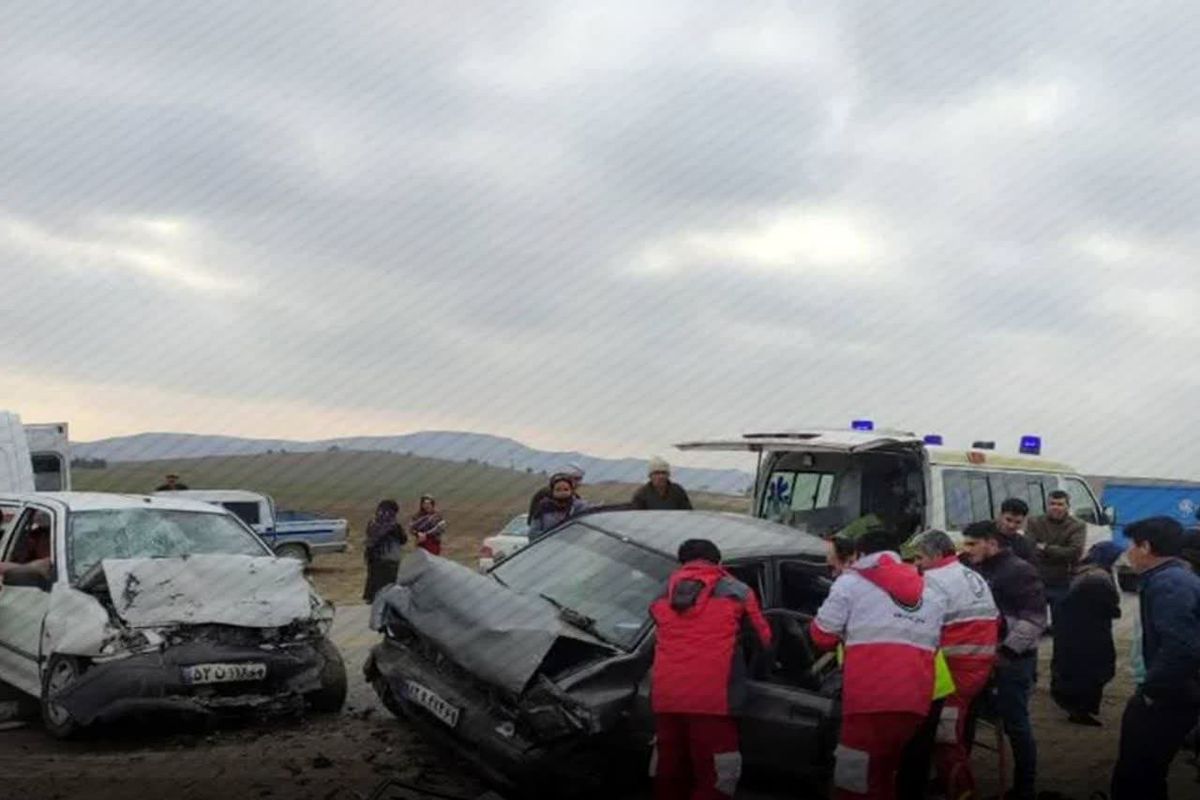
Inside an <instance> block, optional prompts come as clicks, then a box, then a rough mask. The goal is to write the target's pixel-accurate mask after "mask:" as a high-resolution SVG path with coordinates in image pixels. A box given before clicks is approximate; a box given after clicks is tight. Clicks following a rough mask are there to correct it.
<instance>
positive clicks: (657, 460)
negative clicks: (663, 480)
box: [646, 456, 671, 475]
mask: <svg viewBox="0 0 1200 800" xmlns="http://www.w3.org/2000/svg"><path fill="white" fill-rule="evenodd" d="M646 472H647V473H648V474H650V475H653V474H654V473H656V472H665V473H667V474H668V475H670V474H671V465H670V464H668V463H667V462H666V460H664V459H663V458H662V457H660V456H654V457H653V458H651V459H650V463H649V464H648V465H647V467H646Z"/></svg>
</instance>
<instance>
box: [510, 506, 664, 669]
mask: <svg viewBox="0 0 1200 800" xmlns="http://www.w3.org/2000/svg"><path fill="white" fill-rule="evenodd" d="M673 566H674V565H673V562H672V561H670V560H669V559H667V558H665V557H663V556H661V555H659V554H657V553H652V552H650V551H648V550H643V549H642V548H640V547H635V546H634V545H631V544H628V543H625V542H622V541H621V540H619V539H617V538H615V537H613V536H609V535H607V534H604V533H600V532H599V531H597V530H594V529H592V528H589V527H587V526H585V525H581V524H578V523H576V524H573V525H570V526H568V527H566V528H563V529H561V530H559V531H558V532H557V533H555V534H552V535H551V536H549V537H547V538H545V539H542V540H541V541H539V542H537V543H536V544H534V545H531V546H530V547H527V548H525V549H524V550H522V551H520V552H519V553H518V554H516V555H514V556H512V557H511V558H509V559H508V560H507V561H505V562H503V563H502V564H500V566H498V567H496V568H495V569H493V570H492V572H491V574H492V575H493V576H494V577H496V578H498V579H499V580H500V581H501V582H502V583H503V584H505V585H506V586H508V587H509V588H510V589H512V590H514V591H517V592H520V593H522V594H527V595H530V596H533V597H537V596H539V595H541V596H543V597H544V598H545V599H546V600H548V601H549V602H551V603H552V604H555V605H557V606H559V607H560V608H562V609H567V610H568V611H567V616H565V617H564V618H565V619H566V620H567V621H568V622H570V621H571V619H573V618H576V617H575V615H583V616H584V617H586V618H588V620H589V621H590V622H592V623H593V624H592V625H591V626H589V627H590V629H591V630H592V631H593V632H594V633H595V634H597V635H598V636H599V637H600V638H602V639H605V640H606V641H609V642H612V643H613V644H616V645H618V646H620V647H623V648H625V649H627V650H628V649H630V648H632V647H633V645H634V644H636V643H637V640H638V637H639V636H640V635H641V632H642V631H643V630H644V629H645V628H646V626H647V625H648V623H649V620H650V604H651V603H652V602H653V601H654V599H655V598H656V597H658V595H659V593H661V592H662V590H663V587H664V586H665V585H666V582H667V578H668V577H669V576H670V574H671V569H672V568H673Z"/></svg>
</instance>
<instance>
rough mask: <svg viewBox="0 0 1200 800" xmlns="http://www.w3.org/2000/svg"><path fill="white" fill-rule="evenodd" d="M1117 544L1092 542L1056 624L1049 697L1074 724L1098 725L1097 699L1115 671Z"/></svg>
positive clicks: (1118, 597)
mask: <svg viewBox="0 0 1200 800" xmlns="http://www.w3.org/2000/svg"><path fill="white" fill-rule="evenodd" d="M1120 556H1121V547H1120V545H1118V544H1116V543H1114V542H1111V541H1110V542H1098V543H1097V544H1095V545H1092V548H1091V549H1090V550H1089V551H1088V553H1087V555H1086V556H1085V557H1084V559H1083V561H1082V562H1081V563H1080V565H1079V570H1078V571H1077V572H1076V574H1075V577H1074V578H1072V580H1071V585H1070V587H1069V588H1068V590H1067V594H1066V597H1065V598H1064V599H1063V600H1062V603H1061V605H1060V606H1059V610H1058V615H1059V620H1061V623H1060V621H1059V620H1055V622H1054V656H1053V658H1052V660H1051V662H1050V696H1051V697H1053V698H1054V702H1055V703H1057V704H1058V706H1059V708H1061V709H1062V710H1063V711H1066V712H1067V714H1068V717H1067V719H1068V721H1070V722H1073V723H1075V724H1076V725H1089V726H1093V727H1099V726H1100V725H1101V724H1102V723H1101V722H1100V720H1098V719H1096V715H1097V714H1099V713H1100V698H1101V696H1102V695H1103V693H1104V687H1105V685H1106V684H1107V683H1108V682H1109V681H1111V680H1112V679H1113V676H1114V675H1115V674H1116V666H1117V650H1116V647H1115V646H1114V644H1113V635H1112V625H1113V620H1115V619H1117V618H1119V617H1120V616H1121V595H1120V593H1119V592H1118V591H1117V586H1116V582H1115V581H1114V580H1113V575H1112V570H1113V565H1114V564H1116V562H1117V559H1118V558H1120Z"/></svg>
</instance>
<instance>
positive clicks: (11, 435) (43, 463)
mask: <svg viewBox="0 0 1200 800" xmlns="http://www.w3.org/2000/svg"><path fill="white" fill-rule="evenodd" d="M70 489H71V450H70V444H69V437H68V430H67V423H65V422H52V423H45V424H38V425H26V424H23V423H22V422H21V417H20V416H19V415H17V414H15V413H13V412H11V411H0V491H6V492H35V491H37V492H65V491H70Z"/></svg>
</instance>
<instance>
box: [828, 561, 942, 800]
mask: <svg viewBox="0 0 1200 800" xmlns="http://www.w3.org/2000/svg"><path fill="white" fill-rule="evenodd" d="M944 609H945V604H944V601H943V600H942V596H941V595H940V594H939V593H938V592H936V591H934V590H933V589H932V588H931V587H929V586H927V585H926V583H925V581H924V580H923V579H922V578H921V576H920V574H918V573H917V571H916V569H914V568H913V567H910V566H909V565H907V564H904V563H903V562H901V561H900V558H899V556H897V555H896V554H895V553H890V552H885V553H874V554H871V555H866V556H863V557H862V558H860V559H859V560H858V561H857V562H856V563H855V564H854V566H853V567H851V568H850V569H848V570H847V571H846V572H844V573H843V574H842V575H841V576H840V577H838V579H837V580H836V581H835V582H834V584H833V588H832V589H830V591H829V596H828V597H826V599H825V602H824V603H822V605H821V608H820V610H819V611H818V612H817V617H816V619H814V620H813V623H812V627H811V631H812V638H813V642H814V643H815V644H816V645H817V646H818V647H820V648H823V649H832V648H834V647H836V646H837V645H838V644H839V643H844V644H845V647H846V658H845V663H844V666H843V670H842V732H841V738H840V739H839V741H838V747H837V751H836V753H835V755H836V766H835V770H834V780H833V782H834V796H835V797H837V798H846V799H849V800H862V798H882V799H883V800H891V799H892V798H894V797H895V796H896V775H897V772H898V771H899V768H900V760H901V757H902V755H903V750H904V746H905V745H906V744H907V743H908V741H909V739H911V738H912V737H913V735H914V734H916V732H917V730H918V728H920V727H921V725H922V723H923V722H924V721H925V717H926V716H927V715H928V714H929V707H930V705H931V703H932V699H933V683H934V654H935V653H936V652H937V648H938V641H939V639H940V638H941V630H942V620H943V616H944Z"/></svg>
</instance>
